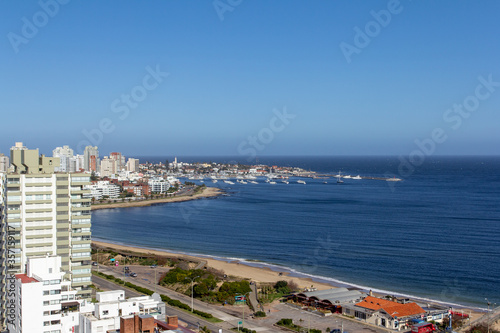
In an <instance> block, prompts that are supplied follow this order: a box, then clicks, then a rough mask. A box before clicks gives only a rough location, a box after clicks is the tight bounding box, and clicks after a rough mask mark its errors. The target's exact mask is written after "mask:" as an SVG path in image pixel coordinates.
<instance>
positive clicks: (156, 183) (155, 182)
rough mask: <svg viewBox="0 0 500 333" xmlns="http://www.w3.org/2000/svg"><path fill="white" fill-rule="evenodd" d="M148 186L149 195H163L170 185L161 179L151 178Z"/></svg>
mask: <svg viewBox="0 0 500 333" xmlns="http://www.w3.org/2000/svg"><path fill="white" fill-rule="evenodd" d="M148 185H149V188H150V190H151V193H165V192H167V191H168V189H169V188H170V183H169V182H168V181H166V180H165V179H163V178H151V179H149V181H148Z"/></svg>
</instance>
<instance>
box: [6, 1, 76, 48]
mask: <svg viewBox="0 0 500 333" xmlns="http://www.w3.org/2000/svg"><path fill="white" fill-rule="evenodd" d="M69 2H70V0H40V1H38V5H39V6H40V10H39V11H37V12H35V13H34V14H33V15H31V16H30V17H26V16H23V17H22V18H21V22H22V26H21V29H20V31H19V32H18V33H15V32H12V31H11V32H9V33H8V34H7V39H8V40H9V43H10V45H11V46H12V50H13V51H14V52H15V53H19V50H20V46H21V45H26V44H28V43H29V42H30V41H31V40H32V39H33V38H35V37H36V36H37V35H38V33H39V32H40V29H42V28H44V27H45V26H46V25H47V24H48V23H49V22H50V20H51V19H53V18H54V17H55V16H56V15H57V14H58V13H59V10H60V9H61V6H62V5H66V4H67V3H69Z"/></svg>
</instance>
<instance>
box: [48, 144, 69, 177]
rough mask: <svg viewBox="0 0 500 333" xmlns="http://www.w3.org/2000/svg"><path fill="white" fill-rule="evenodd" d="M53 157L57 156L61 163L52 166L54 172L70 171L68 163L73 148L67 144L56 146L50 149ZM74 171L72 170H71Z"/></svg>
mask: <svg viewBox="0 0 500 333" xmlns="http://www.w3.org/2000/svg"><path fill="white" fill-rule="evenodd" d="M52 156H53V157H59V159H60V161H61V164H60V166H58V167H55V168H54V171H56V172H70V164H71V160H72V158H73V149H71V148H70V147H69V146H62V147H57V148H56V149H54V150H53V151H52ZM73 172H74V171H73Z"/></svg>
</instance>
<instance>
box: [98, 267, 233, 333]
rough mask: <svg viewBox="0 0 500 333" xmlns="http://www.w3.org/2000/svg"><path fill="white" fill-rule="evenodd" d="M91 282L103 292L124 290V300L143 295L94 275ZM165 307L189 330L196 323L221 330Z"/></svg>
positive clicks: (194, 326)
mask: <svg viewBox="0 0 500 333" xmlns="http://www.w3.org/2000/svg"><path fill="white" fill-rule="evenodd" d="M92 282H93V283H94V284H95V285H96V286H98V287H99V288H100V289H103V290H117V289H119V290H125V297H126V298H129V297H137V296H142V295H143V294H141V293H139V292H137V291H134V290H130V289H128V288H124V287H123V286H122V285H119V284H116V283H113V282H110V281H108V280H106V279H103V278H101V277H98V276H95V275H93V276H92ZM166 307H167V315H169V316H177V317H178V318H179V321H181V322H184V323H186V324H187V325H188V328H190V329H197V328H198V323H199V325H200V326H201V327H203V326H207V327H208V328H209V329H210V330H211V331H213V332H218V331H219V329H220V328H222V327H221V326H220V325H218V324H214V323H211V322H208V321H206V320H203V319H200V318H198V317H196V316H193V315H190V314H189V313H186V312H184V311H181V310H179V309H177V308H174V307H171V306H168V305H166ZM223 331H227V330H223Z"/></svg>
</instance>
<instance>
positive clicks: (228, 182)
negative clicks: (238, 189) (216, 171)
mask: <svg viewBox="0 0 500 333" xmlns="http://www.w3.org/2000/svg"><path fill="white" fill-rule="evenodd" d="M224 183H226V184H229V185H234V183H233V182H232V181H230V180H225V181H224Z"/></svg>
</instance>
